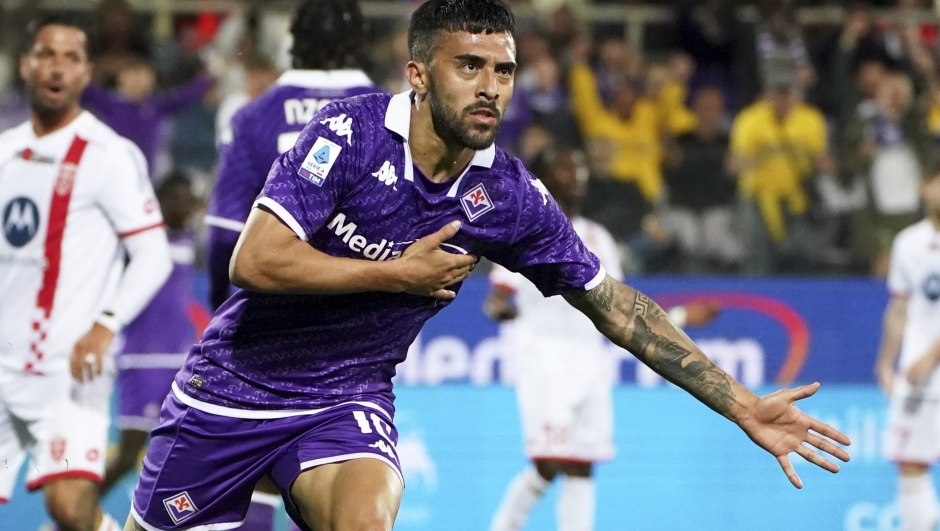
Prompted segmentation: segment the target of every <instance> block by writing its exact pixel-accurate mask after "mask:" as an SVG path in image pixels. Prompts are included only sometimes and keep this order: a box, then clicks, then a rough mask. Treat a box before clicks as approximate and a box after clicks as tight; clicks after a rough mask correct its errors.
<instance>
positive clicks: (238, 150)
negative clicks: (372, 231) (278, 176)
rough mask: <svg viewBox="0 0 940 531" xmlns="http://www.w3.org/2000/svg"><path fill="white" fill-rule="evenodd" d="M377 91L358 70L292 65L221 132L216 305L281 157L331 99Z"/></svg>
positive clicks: (214, 221)
mask: <svg viewBox="0 0 940 531" xmlns="http://www.w3.org/2000/svg"><path fill="white" fill-rule="evenodd" d="M378 91H379V89H378V88H376V87H374V86H372V82H371V81H370V80H369V77H368V76H366V75H365V74H364V73H362V72H361V71H359V70H330V71H321V70H290V71H288V72H286V73H284V75H282V76H281V78H280V79H278V81H277V83H275V85H274V86H273V87H271V88H270V89H268V90H267V91H266V92H265V93H264V94H262V95H261V96H259V97H258V98H257V99H255V100H254V101H252V102H250V103H248V104H247V105H245V107H243V108H242V109H241V110H239V111H238V113H236V114H235V117H234V118H233V119H232V123H231V127H230V128H229V129H228V130H227V131H223V132H222V133H221V135H220V136H221V140H222V145H221V146H220V148H219V167H218V174H217V182H216V186H215V189H214V190H213V191H212V197H211V198H210V199H209V207H208V209H207V215H206V224H207V225H209V242H208V258H209V279H210V284H211V285H210V288H211V289H210V297H209V298H210V302H211V304H212V307H213V309H215V308H218V307H219V306H221V304H222V303H223V302H225V300H226V299H227V298H228V297H229V292H230V291H231V285H230V283H229V279H228V264H229V261H230V260H231V258H232V251H233V250H234V249H235V243H236V241H237V240H238V235H239V233H240V232H241V230H242V228H243V227H244V226H245V220H247V219H248V213H249V212H250V211H251V206H252V205H253V204H254V202H255V199H256V198H257V197H258V194H259V193H261V189H262V188H263V187H264V181H265V179H266V178H267V177H268V171H270V169H271V165H273V164H274V161H275V160H276V159H277V157H278V156H279V155H280V154H281V153H284V152H285V151H287V150H289V149H290V148H292V147H294V142H296V140H297V138H298V137H299V136H300V132H301V131H303V129H304V127H305V126H306V125H307V123H308V122H310V120H311V119H313V116H314V114H316V112H317V111H319V110H320V109H321V108H323V107H324V106H325V105H326V104H328V103H330V102H332V101H335V100H339V99H342V98H348V97H350V96H358V95H361V94H370V93H374V92H378Z"/></svg>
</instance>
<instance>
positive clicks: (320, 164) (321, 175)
mask: <svg viewBox="0 0 940 531" xmlns="http://www.w3.org/2000/svg"><path fill="white" fill-rule="evenodd" d="M342 150H343V148H342V147H341V146H340V145H339V144H336V143H335V142H330V141H329V140H327V139H325V138H323V137H322V136H321V137H320V138H318V139H317V141H316V142H315V143H314V144H313V147H312V148H311V149H310V152H309V153H307V158H305V159H304V162H303V164H301V165H300V169H299V170H297V173H298V174H299V175H300V176H301V177H303V178H304V179H307V180H308V181H310V182H312V183H313V184H315V185H317V186H323V182H324V181H326V177H327V175H329V174H330V170H331V169H333V164H336V159H337V158H339V152H340V151H342Z"/></svg>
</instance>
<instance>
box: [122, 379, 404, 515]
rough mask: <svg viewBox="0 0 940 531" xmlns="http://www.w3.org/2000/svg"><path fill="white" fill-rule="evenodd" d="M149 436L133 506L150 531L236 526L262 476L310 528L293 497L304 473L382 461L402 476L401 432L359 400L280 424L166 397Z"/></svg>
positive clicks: (288, 511)
mask: <svg viewBox="0 0 940 531" xmlns="http://www.w3.org/2000/svg"><path fill="white" fill-rule="evenodd" d="M152 437H153V439H152V441H151V443H150V448H149V449H148V450H147V455H146V457H145V458H144V466H143V470H142V471H141V473H140V481H139V482H138V484H137V489H136V490H135V492H134V501H133V504H132V506H131V514H132V515H133V516H134V519H135V520H136V521H137V523H138V524H140V525H141V527H143V528H144V529H147V530H148V531H154V530H159V531H176V530H183V529H191V528H196V527H199V526H213V527H212V528H211V529H231V528H234V527H236V526H237V524H239V523H240V522H242V521H243V520H244V519H245V514H246V512H247V511H248V505H249V503H250V502H251V493H252V491H253V490H254V488H255V484H256V483H257V482H258V480H259V479H261V478H262V477H263V476H265V475H268V476H270V477H271V479H272V480H274V483H275V485H277V488H278V490H279V491H280V492H281V496H282V497H283V498H284V505H285V508H286V509H287V513H288V514H289V515H290V517H291V518H292V519H293V520H294V522H296V523H297V524H298V526H299V527H300V528H301V529H303V530H305V531H310V529H309V528H308V527H307V526H306V525H304V524H303V523H302V520H301V518H300V513H299V511H298V509H297V506H296V505H295V504H294V503H293V500H291V497H290V488H291V485H292V484H293V483H294V480H295V479H297V476H299V475H300V473H301V472H303V471H304V470H308V469H311V468H314V467H317V466H319V465H325V464H328V463H338V462H342V461H349V460H350V459H359V458H371V459H379V460H381V461H384V462H385V463H387V464H388V465H389V466H390V467H392V469H393V470H395V472H396V473H397V474H398V476H399V479H401V467H400V465H399V463H398V455H397V452H396V450H395V444H396V443H397V442H398V431H397V430H396V429H395V426H394V425H393V424H392V419H391V418H390V417H389V416H388V414H387V413H385V412H384V411H382V410H381V409H380V408H379V407H377V406H372V405H371V404H367V403H363V402H350V403H346V404H340V405H338V406H334V407H331V408H328V409H324V410H320V411H319V412H316V413H311V414H304V415H297V416H292V417H285V418H279V419H241V418H233V417H227V416H221V415H216V414H213V413H207V412H205V411H202V410H200V409H195V408H194V407H190V406H188V405H186V404H184V403H183V402H182V401H181V400H180V398H179V397H177V396H176V395H175V394H174V393H170V395H169V396H168V397H167V398H166V402H164V404H163V411H161V413H160V425H159V426H158V427H157V428H156V429H155V430H154V431H153V433H152Z"/></svg>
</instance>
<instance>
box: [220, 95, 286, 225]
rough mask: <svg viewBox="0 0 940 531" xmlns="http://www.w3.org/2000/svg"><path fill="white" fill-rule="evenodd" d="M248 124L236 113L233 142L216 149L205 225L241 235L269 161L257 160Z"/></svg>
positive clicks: (265, 175)
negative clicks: (216, 165)
mask: <svg viewBox="0 0 940 531" xmlns="http://www.w3.org/2000/svg"><path fill="white" fill-rule="evenodd" d="M251 133H252V129H251V122H250V120H246V116H245V114H244V113H238V114H236V117H235V118H234V119H233V123H232V139H231V141H230V142H229V143H226V144H223V145H222V146H220V147H219V167H218V170H217V173H216V184H215V188H214V189H213V190H212V196H211V197H210V198H209V206H208V209H207V215H206V224H207V225H211V226H213V227H218V228H221V229H228V230H231V231H235V232H241V231H242V229H244V228H245V221H246V220H247V219H248V214H249V213H250V212H251V207H252V205H254V203H255V199H257V197H258V194H259V193H261V189H262V188H264V181H265V179H266V178H267V175H268V170H270V169H271V162H272V161H271V160H268V161H267V164H265V163H264V162H263V161H262V160H261V159H260V158H259V157H258V149H256V144H255V138H254V135H252V134H251Z"/></svg>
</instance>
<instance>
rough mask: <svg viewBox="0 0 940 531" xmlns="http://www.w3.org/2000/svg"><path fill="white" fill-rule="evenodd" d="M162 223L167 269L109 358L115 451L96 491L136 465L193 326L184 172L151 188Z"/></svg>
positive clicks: (190, 203) (192, 201)
mask: <svg viewBox="0 0 940 531" xmlns="http://www.w3.org/2000/svg"><path fill="white" fill-rule="evenodd" d="M156 194H157V200H158V201H159V202H160V211H161V213H162V214H163V222H164V224H165V226H166V229H167V238H168V239H169V242H170V252H171V255H172V257H173V272H172V273H170V278H168V279H167V281H166V283H164V284H163V287H162V288H160V291H158V292H157V294H156V295H154V298H153V300H151V301H150V304H148V305H147V307H146V308H144V311H142V312H141V313H140V315H138V316H137V318H136V319H134V320H133V321H131V323H130V324H129V325H127V326H126V327H125V328H124V331H123V335H124V348H123V350H122V352H121V354H120V355H119V356H117V358H116V360H115V365H117V369H118V373H117V384H118V397H119V398H118V421H117V424H118V427H119V428H120V430H121V433H120V443H119V445H118V455H117V456H115V457H114V458H113V459H109V460H108V466H107V468H106V469H105V475H104V483H102V485H101V493H102V495H104V494H106V493H107V492H108V491H110V490H111V488H112V487H113V486H114V485H115V484H116V483H117V482H118V481H120V480H121V478H122V477H123V476H124V474H126V473H127V472H129V471H130V470H131V469H132V468H134V467H135V466H136V465H137V460H138V458H139V457H140V451H141V450H142V449H143V448H144V445H145V444H146V442H147V437H148V436H149V434H150V430H152V429H153V428H155V427H156V426H157V420H158V415H159V412H160V404H161V403H162V402H163V399H164V397H166V394H167V392H168V391H169V390H170V384H171V383H172V382H173V377H174V376H175V375H176V373H177V372H178V371H179V368H180V367H182V366H183V361H184V359H185V357H186V352H187V351H188V350H189V347H190V346H192V341H193V337H194V336H195V335H196V333H197V331H196V330H195V329H194V326H193V323H192V320H191V319H190V304H192V303H193V301H194V298H193V295H192V282H193V260H194V259H195V255H196V250H195V243H194V241H193V234H192V233H191V231H189V230H188V227H189V222H190V220H191V219H192V217H193V215H195V213H196V211H197V210H199V209H200V208H201V205H200V203H201V201H200V200H199V199H198V198H197V197H196V196H195V194H194V193H193V191H192V185H191V183H190V181H189V179H188V178H187V177H186V176H185V175H181V174H173V175H170V176H168V177H167V178H166V179H164V180H163V182H161V183H160V186H159V187H157V190H156Z"/></svg>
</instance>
